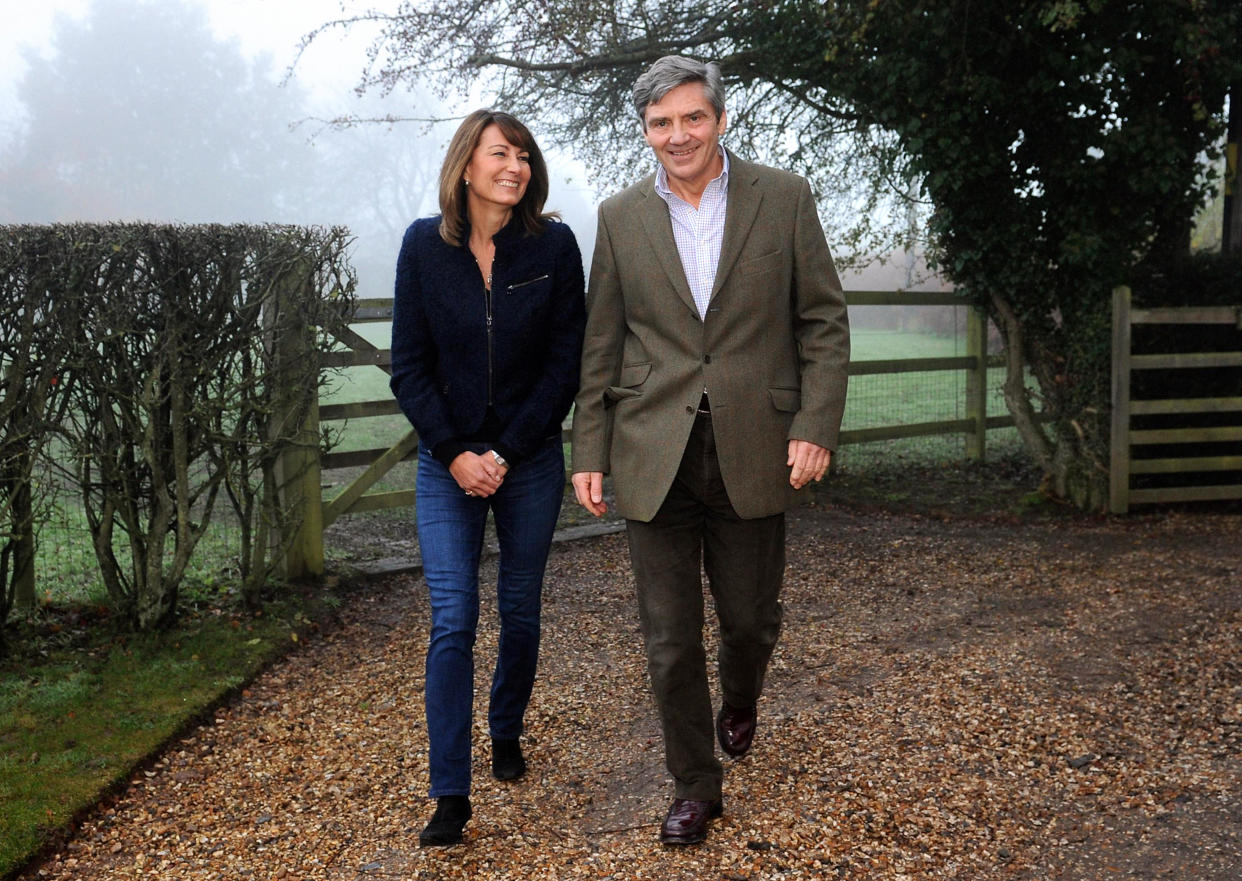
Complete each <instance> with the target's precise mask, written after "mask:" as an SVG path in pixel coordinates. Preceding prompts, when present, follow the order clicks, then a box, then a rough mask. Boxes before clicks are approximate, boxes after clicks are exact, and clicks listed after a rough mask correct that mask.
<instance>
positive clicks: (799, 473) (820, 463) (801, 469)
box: [574, 440, 832, 489]
mask: <svg viewBox="0 0 1242 881" xmlns="http://www.w3.org/2000/svg"><path fill="white" fill-rule="evenodd" d="M831 461H832V450H829V449H826V448H824V447H821V446H820V445H819V444H813V443H811V442H810V441H804V440H791V441H790V442H789V458H788V459H787V460H786V462H785V464H786V465H788V466H790V469H791V470H790V472H789V485H790V486H792V487H793V488H794V489H802V487H804V486H806V485H807V484H808V483H810V482H811V481H812V480H814V481H815V482H816V483H818V482H819V481H821V480H823V479H824V474H826V473H827V471H828V463H829V462H831ZM574 476H575V477H577V475H574Z"/></svg>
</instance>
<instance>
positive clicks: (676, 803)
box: [660, 798, 724, 844]
mask: <svg viewBox="0 0 1242 881" xmlns="http://www.w3.org/2000/svg"><path fill="white" fill-rule="evenodd" d="M723 813H724V803H723V802H722V801H721V800H720V799H716V800H715V801H691V800H690V799H688V798H675V799H673V803H672V804H671V805H669V808H668V815H667V816H666V817H665V818H664V823H663V824H661V826H660V843H661V844H698V843H699V842H700V841H702V840H703V839H704V838H706V837H707V824H708V823H710V822H711V821H712V820H713V819H715V818H716V817H719V816H720V815H721V814H723Z"/></svg>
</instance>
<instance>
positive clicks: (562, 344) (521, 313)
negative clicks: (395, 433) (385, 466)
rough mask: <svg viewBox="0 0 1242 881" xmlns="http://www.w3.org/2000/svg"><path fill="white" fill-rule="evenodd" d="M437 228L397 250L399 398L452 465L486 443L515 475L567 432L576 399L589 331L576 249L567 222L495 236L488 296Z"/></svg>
mask: <svg viewBox="0 0 1242 881" xmlns="http://www.w3.org/2000/svg"><path fill="white" fill-rule="evenodd" d="M439 225H440V218H439V217H438V216H436V217H425V218H422V219H420V220H416V221H414V223H412V224H411V225H410V227H409V229H407V230H406V231H405V238H404V240H403V241H402V243H401V254H400V256H399V257H398V258H397V282H396V290H395V293H394V298H393V319H392V381H391V383H390V385H391V387H392V392H393V394H394V395H395V396H396V398H397V401H398V403H399V404H400V405H401V410H402V412H404V413H405V415H406V416H407V417H408V418H409V420H410V422H411V423H412V424H413V426H414V428H415V429H416V430H417V431H418V434H419V440H420V442H421V443H422V445H423V446H424V447H426V448H428V449H429V450H431V452H432V454H433V455H435V457H436V458H437V459H439V460H440V461H441V462H443V463H444V464H445V465H448V464H449V463H450V462H452V460H453V459H454V458H455V457H456V456H457V455H458V454H460V453H461V452H462V451H463V450H464V449H465V445H464V442H465V441H467V440H488V441H491V442H492V447H493V448H494V449H495V450H496V451H497V452H498V453H500V455H502V456H504V457H505V458H506V459H507V460H508V461H509V463H510V465H511V466H515V465H517V464H518V463H519V462H521V461H522V459H524V458H526V457H528V456H529V455H530V454H531V453H533V452H534V451H535V450H536V448H537V447H538V445H539V443H540V442H541V441H543V440H544V439H546V438H547V437H549V436H551V435H559V434H560V431H561V421H562V420H563V419H564V418H565V414H566V413H568V412H569V407H570V405H571V404H572V403H573V400H574V395H575V394H576V393H577V390H578V367H579V359H580V358H581V355H582V336H583V331H584V328H585V325H586V302H585V282H584V280H583V274H582V258H581V255H580V254H579V252H578V243H577V241H576V240H575V239H574V234H573V232H572V231H571V230H570V229H569V227H568V226H566V225H565V224H563V223H559V222H556V221H549V222H548V223H547V224H546V225H545V227H544V231H543V232H542V233H541V234H539V235H536V236H530V235H527V234H526V233H525V230H524V229H523V228H522V226H521V224H520V223H519V222H517V221H516V220H515V221H512V222H510V223H509V224H508V225H507V226H505V228H504V229H502V230H500V232H498V233H497V234H496V235H495V236H494V238H493V241H494V242H495V243H496V257H495V260H494V262H493V264H492V292H491V294H490V295H489V294H488V292H487V289H486V288H485V286H484V284H483V277H482V276H481V275H480V273H479V267H478V265H477V264H476V263H475V260H474V257H473V255H472V254H471V253H470V249H469V248H467V247H466V246H465V245H462V246H459V247H454V246H452V245H449V244H448V243H447V242H445V241H444V240H443V239H442V238H440V232H439ZM469 240H470V231H469V229H468V228H467V229H466V230H465V231H464V232H463V236H462V241H463V242H467V241H469ZM489 301H490V308H491V318H492V320H491V327H490V332H489V327H488V308H489ZM489 407H490V410H491V413H492V419H491V422H490V423H489V427H488V428H487V429H486V430H485V420H487V417H488V412H489ZM490 433H495V434H496V435H497V436H495V437H483V436H482V434H490Z"/></svg>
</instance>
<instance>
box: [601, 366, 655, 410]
mask: <svg viewBox="0 0 1242 881" xmlns="http://www.w3.org/2000/svg"><path fill="white" fill-rule="evenodd" d="M650 375H651V362H649V361H648V362H646V363H643V364H626V365H624V366H623V367H622V368H621V376H620V377H619V378H618V380H617V384H616V385H610V386H608V388H606V389H604V406H606V407H609V406H612V405H613V404H615V403H617V401H620V400H621V399H623V398H637V397H639V396H640V395H641V394H642V389H640V388H638V386H640V385H642V384H643V383H644V382H646V381H647V377H648V376H650Z"/></svg>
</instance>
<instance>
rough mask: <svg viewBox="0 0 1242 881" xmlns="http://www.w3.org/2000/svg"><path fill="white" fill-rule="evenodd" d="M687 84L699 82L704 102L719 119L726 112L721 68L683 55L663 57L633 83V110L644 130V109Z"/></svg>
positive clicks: (645, 115)
mask: <svg viewBox="0 0 1242 881" xmlns="http://www.w3.org/2000/svg"><path fill="white" fill-rule="evenodd" d="M686 83H702V84H703V91H704V92H705V93H706V94H707V100H708V101H710V102H711V104H712V109H713V110H715V111H716V119H720V116H721V114H723V113H724V110H725V104H724V99H725V91H724V83H723V82H722V81H721V79H720V67H719V66H718V65H717V64H715V63H713V62H708V63H706V64H704V63H703V62H702V61H696V60H695V59H693V58H686V57H685V56H682V55H665V56H664V57H663V58H661V59H660V60H659V61H657V62H656V63H655V64H653V65H651V67H649V68H647V70H646V72H645V73H643V74H642V76H640V77H639V78H638V79H636V80H635V81H634V109H635V110H636V111H637V112H638V119H639V122H641V123H642V126H643V131H646V130H647V108H648V107H649V106H650V105H652V104H658V103H660V101H662V100H664V96H665V95H667V94H668V93H669V92H671V91H673V89H675V88H677V87H678V86H684V85H685V84H686Z"/></svg>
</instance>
